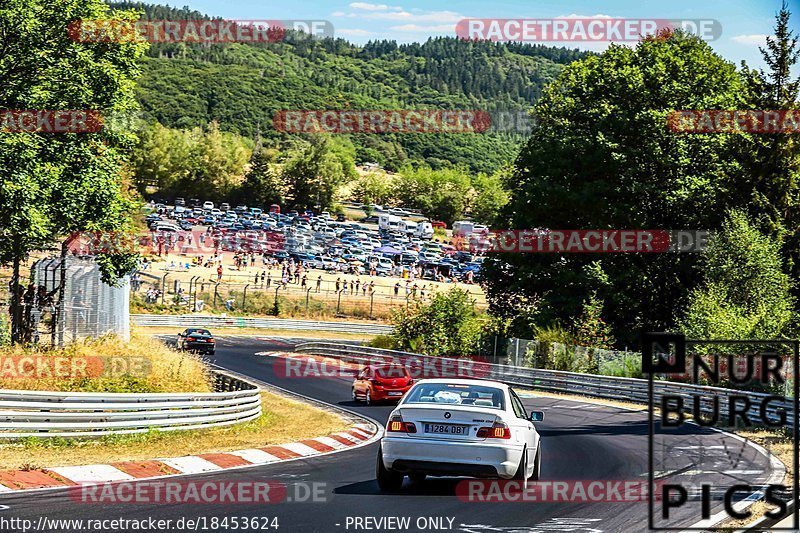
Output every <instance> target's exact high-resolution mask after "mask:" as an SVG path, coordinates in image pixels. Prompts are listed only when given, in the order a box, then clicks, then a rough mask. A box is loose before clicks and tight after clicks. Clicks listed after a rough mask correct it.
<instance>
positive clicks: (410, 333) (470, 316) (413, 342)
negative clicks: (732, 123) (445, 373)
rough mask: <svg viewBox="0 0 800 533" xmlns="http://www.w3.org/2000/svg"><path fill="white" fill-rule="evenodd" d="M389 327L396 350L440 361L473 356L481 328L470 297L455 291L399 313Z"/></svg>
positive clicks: (414, 305) (441, 294) (438, 294)
mask: <svg viewBox="0 0 800 533" xmlns="http://www.w3.org/2000/svg"><path fill="white" fill-rule="evenodd" d="M393 323H394V333H393V336H394V338H395V342H396V344H397V346H398V347H399V349H401V350H411V351H417V352H422V353H424V354H427V355H434V356H441V357H459V356H464V355H474V354H475V352H476V350H477V348H478V343H479V341H480V336H481V328H482V321H481V320H480V319H479V318H478V315H477V314H476V312H475V309H474V307H473V302H472V299H471V296H470V295H469V293H468V292H467V291H464V290H461V289H458V288H453V289H451V290H450V291H448V292H446V293H437V294H436V295H434V297H433V298H432V299H431V300H430V302H428V303H422V302H416V303H414V304H413V305H412V306H411V307H409V308H408V309H405V308H403V309H400V310H399V311H398V312H397V313H396V314H395V316H394V318H393Z"/></svg>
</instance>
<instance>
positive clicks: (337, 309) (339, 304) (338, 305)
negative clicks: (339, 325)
mask: <svg viewBox="0 0 800 533" xmlns="http://www.w3.org/2000/svg"><path fill="white" fill-rule="evenodd" d="M343 291H344V289H341V290H340V291H339V298H338V300H337V301H336V314H337V315H338V314H339V308H340V307H341V305H342V292H343Z"/></svg>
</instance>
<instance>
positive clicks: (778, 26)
mask: <svg viewBox="0 0 800 533" xmlns="http://www.w3.org/2000/svg"><path fill="white" fill-rule="evenodd" d="M790 17H791V14H790V12H789V10H788V8H787V5H786V3H785V2H784V3H783V5H782V7H781V10H780V11H779V12H778V14H777V15H776V20H775V30H774V31H775V35H774V36H771V37H767V42H766V48H759V49H760V51H761V55H762V57H763V58H764V62H765V63H766V65H767V67H768V71H767V72H766V73H765V72H763V71H762V72H758V73H754V72H751V71H750V70H747V69H746V70H745V73H746V74H747V75H748V79H749V81H750V83H751V87H752V90H753V92H754V93H755V94H756V99H755V106H754V107H755V108H757V109H768V110H775V109H797V96H798V87H800V79H798V78H793V77H792V69H793V68H794V67H795V66H796V65H797V62H798V58H800V49H798V46H797V44H798V42H797V39H798V37H797V36H796V35H795V33H794V32H793V31H792V30H790V27H789V24H790V22H789V21H790ZM752 142H753V143H754V145H755V149H754V150H751V151H746V152H745V155H746V156H747V157H746V158H744V161H745V162H746V164H747V165H748V171H749V173H750V174H751V175H752V177H753V179H752V181H753V183H754V187H753V190H752V191H751V190H749V189H747V190H745V192H747V193H750V194H751V199H750V204H751V208H750V209H749V212H750V213H751V215H753V216H754V217H756V220H758V221H759V223H760V225H761V226H763V227H764V228H765V229H766V230H767V231H769V232H770V233H771V234H773V235H776V236H778V237H779V238H781V239H782V240H783V253H784V255H785V257H786V259H787V262H788V266H789V269H790V272H791V273H792V275H793V276H794V277H797V276H800V232H799V231H798V227H800V215H798V213H799V212H800V211H799V210H800V142H798V139H797V136H796V135H786V134H782V133H778V134H771V135H770V134H766V135H757V136H755V138H754V139H753V141H752Z"/></svg>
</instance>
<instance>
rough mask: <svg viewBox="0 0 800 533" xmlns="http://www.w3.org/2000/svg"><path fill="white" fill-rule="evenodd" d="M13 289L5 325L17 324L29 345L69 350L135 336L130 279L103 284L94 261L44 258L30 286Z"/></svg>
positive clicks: (35, 266)
mask: <svg viewBox="0 0 800 533" xmlns="http://www.w3.org/2000/svg"><path fill="white" fill-rule="evenodd" d="M62 280H64V282H63V286H62ZM10 289H11V290H10V291H9V298H8V302H7V303H6V306H5V308H4V309H3V314H4V320H5V317H8V321H9V322H16V324H17V328H18V338H19V340H20V341H21V342H23V343H33V344H51V345H53V346H63V345H64V344H65V343H68V342H72V341H75V340H79V339H82V338H85V337H97V336H100V335H104V334H106V333H115V334H118V335H120V336H121V337H123V338H125V339H128V338H129V337H130V310H129V306H130V299H129V289H130V287H129V283H128V280H127V278H124V279H121V280H119V283H118V285H117V286H113V287H112V286H111V285H108V284H106V283H103V281H102V279H101V275H100V267H99V266H98V265H97V263H95V262H94V261H92V260H91V259H84V258H78V257H73V256H67V257H66V259H65V260H64V262H63V264H62V259H61V258H51V259H41V260H39V261H37V262H36V263H34V264H33V266H32V267H31V271H30V278H29V282H28V283H27V285H25V284H23V283H22V282H21V283H20V284H19V285H18V286H17V287H16V290H15V289H14V287H13V286H12V287H10ZM14 314H16V317H17V320H16V321H13V320H11V317H13V315H14Z"/></svg>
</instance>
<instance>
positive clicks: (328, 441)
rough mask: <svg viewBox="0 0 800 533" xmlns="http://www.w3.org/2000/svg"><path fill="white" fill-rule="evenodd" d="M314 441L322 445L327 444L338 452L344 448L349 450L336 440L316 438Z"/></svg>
mask: <svg viewBox="0 0 800 533" xmlns="http://www.w3.org/2000/svg"><path fill="white" fill-rule="evenodd" d="M314 440H316V441H318V442H321V443H322V444H326V445H328V446H330V447H331V448H335V449H337V450H341V449H342V448H347V446H346V445H345V444H342V443H341V442H339V441H338V440H336V439H332V438H330V437H316V438H315V439H314Z"/></svg>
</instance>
